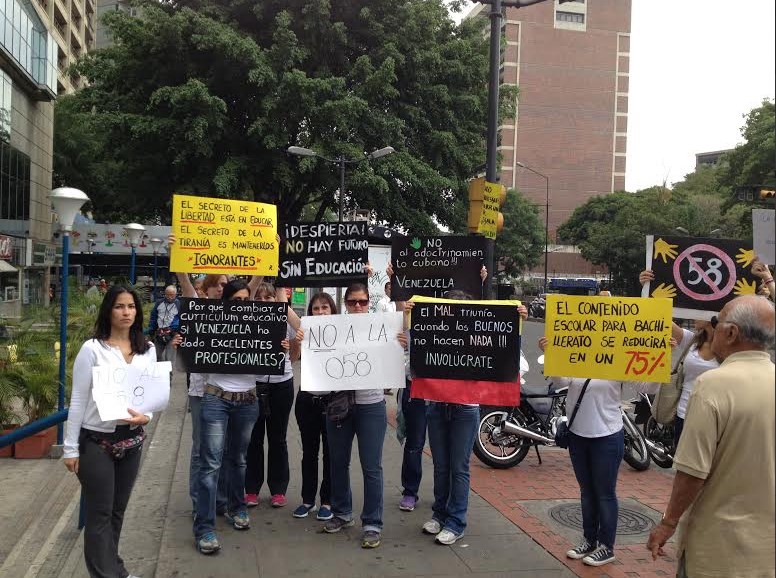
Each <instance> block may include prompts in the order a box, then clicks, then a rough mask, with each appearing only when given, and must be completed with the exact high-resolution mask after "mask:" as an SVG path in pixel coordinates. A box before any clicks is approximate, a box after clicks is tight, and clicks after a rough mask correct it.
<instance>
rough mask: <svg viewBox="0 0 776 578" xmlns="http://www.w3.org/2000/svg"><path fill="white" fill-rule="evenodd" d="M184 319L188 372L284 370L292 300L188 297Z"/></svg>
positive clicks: (182, 352) (181, 351)
mask: <svg viewBox="0 0 776 578" xmlns="http://www.w3.org/2000/svg"><path fill="white" fill-rule="evenodd" d="M180 319H181V325H180V334H181V335H182V336H183V342H182V343H181V344H180V346H179V347H178V358H179V359H180V363H181V364H182V365H183V367H184V368H185V371H186V372H188V373H249V374H250V373H255V374H257V375H282V374H283V372H284V370H285V360H286V356H285V351H284V350H283V347H282V345H281V342H282V341H283V340H284V339H285V338H286V334H287V323H288V304H287V303H275V302H267V301H218V300H215V299H188V298H183V299H181V313H180Z"/></svg>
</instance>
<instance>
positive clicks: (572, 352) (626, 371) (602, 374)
mask: <svg viewBox="0 0 776 578" xmlns="http://www.w3.org/2000/svg"><path fill="white" fill-rule="evenodd" d="M545 335H546V337H547V339H548V343H547V346H546V348H545V350H544V351H545V354H544V374H545V375H549V376H558V377H590V378H594V379H610V380H622V381H651V382H659V383H667V382H668V381H670V374H671V345H670V340H671V300H670V299H644V298H641V297H585V296H572V295H549V296H548V297H547V318H546V322H545Z"/></svg>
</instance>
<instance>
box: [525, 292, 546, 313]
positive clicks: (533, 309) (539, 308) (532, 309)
mask: <svg viewBox="0 0 776 578" xmlns="http://www.w3.org/2000/svg"><path fill="white" fill-rule="evenodd" d="M546 306H547V305H546V301H545V300H544V297H543V296H541V295H540V296H539V297H537V298H536V299H534V300H533V301H531V303H529V304H528V316H529V317H532V318H534V319H544V315H545V309H546Z"/></svg>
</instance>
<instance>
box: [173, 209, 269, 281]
mask: <svg viewBox="0 0 776 578" xmlns="http://www.w3.org/2000/svg"><path fill="white" fill-rule="evenodd" d="M172 232H173V234H174V235H175V237H176V242H175V244H174V245H173V246H172V249H171V252H170V269H171V270H172V271H176V272H179V273H224V274H235V275H271V276H275V275H277V269H278V244H277V208H276V207H275V205H269V204H266V203H254V202H251V201H236V200H231V199H213V198H208V197H192V196H187V195H173V209H172Z"/></svg>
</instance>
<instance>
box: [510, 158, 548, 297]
mask: <svg viewBox="0 0 776 578" xmlns="http://www.w3.org/2000/svg"><path fill="white" fill-rule="evenodd" d="M515 164H516V165H517V166H519V167H522V168H524V169H526V170H529V171H531V172H532V173H533V174H535V175H539V176H540V177H542V178H543V179H544V187H545V188H544V293H547V256H548V255H549V251H548V250H547V249H548V247H549V244H550V178H549V177H548V176H547V175H543V174H542V173H540V172H539V171H535V170H534V169H532V168H531V167H529V166H526V165H524V164H523V163H521V162H520V161H517V162H516V163H515Z"/></svg>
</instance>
